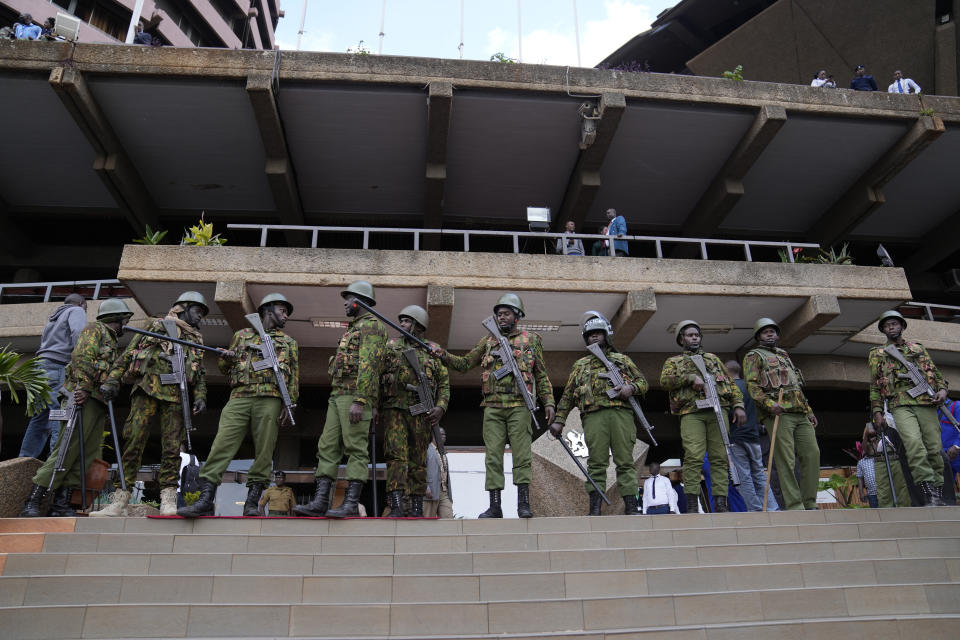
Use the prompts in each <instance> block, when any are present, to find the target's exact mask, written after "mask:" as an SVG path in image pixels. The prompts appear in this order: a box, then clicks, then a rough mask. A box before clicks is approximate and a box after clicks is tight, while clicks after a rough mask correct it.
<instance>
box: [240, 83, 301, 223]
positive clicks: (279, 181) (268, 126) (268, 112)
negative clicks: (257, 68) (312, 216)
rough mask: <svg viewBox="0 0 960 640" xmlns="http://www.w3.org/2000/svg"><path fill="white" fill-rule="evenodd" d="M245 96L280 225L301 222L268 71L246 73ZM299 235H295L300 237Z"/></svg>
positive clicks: (293, 180)
mask: <svg viewBox="0 0 960 640" xmlns="http://www.w3.org/2000/svg"><path fill="white" fill-rule="evenodd" d="M247 95H248V96H249V97H250V104H251V105H252V106H253V117H254V119H256V121H257V128H258V129H259V130H260V138H261V140H263V151H264V153H265V154H266V156H267V162H266V166H265V168H264V170H265V171H266V173H267V182H269V184H270V191H271V192H272V193H273V201H274V204H276V205H277V215H278V216H279V218H280V222H281V224H303V206H302V205H301V203H300V190H299V188H298V187H297V177H296V172H295V171H294V169H293V161H292V160H291V159H290V152H289V150H288V148H287V139H286V136H285V135H284V131H283V124H282V123H281V122H280V111H279V110H278V109H277V100H276V96H275V95H274V93H273V76H272V74H270V73H264V72H256V73H251V74H250V75H248V76H247ZM302 236H303V234H299V236H298V237H299V238H300V239H301V240H302Z"/></svg>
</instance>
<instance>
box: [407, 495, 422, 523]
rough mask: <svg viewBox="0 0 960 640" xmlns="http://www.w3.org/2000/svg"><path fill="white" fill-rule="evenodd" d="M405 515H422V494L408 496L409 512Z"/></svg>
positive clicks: (414, 516) (418, 516) (412, 516)
mask: <svg viewBox="0 0 960 640" xmlns="http://www.w3.org/2000/svg"><path fill="white" fill-rule="evenodd" d="M407 515H408V516H410V517H411V518H422V517H423V496H410V513H408V514H407Z"/></svg>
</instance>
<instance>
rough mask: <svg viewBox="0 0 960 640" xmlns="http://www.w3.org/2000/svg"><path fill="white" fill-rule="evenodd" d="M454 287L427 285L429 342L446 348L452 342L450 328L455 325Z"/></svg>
mask: <svg viewBox="0 0 960 640" xmlns="http://www.w3.org/2000/svg"><path fill="white" fill-rule="evenodd" d="M453 291H454V289H453V287H442V286H438V285H434V284H428V285H427V319H428V320H429V321H430V326H429V327H427V333H426V336H427V338H428V339H429V340H433V341H434V342H436V343H438V344H440V345H443V346H446V344H447V342H448V341H449V340H450V326H451V325H452V324H453Z"/></svg>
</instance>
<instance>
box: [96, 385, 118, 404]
mask: <svg viewBox="0 0 960 640" xmlns="http://www.w3.org/2000/svg"><path fill="white" fill-rule="evenodd" d="M119 393H120V387H119V386H117V385H115V384H102V385H100V395H102V396H103V399H104V400H106V401H107V402H110V401H111V400H113V399H114V398H116V397H117V395H118V394H119Z"/></svg>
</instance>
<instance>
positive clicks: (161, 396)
mask: <svg viewBox="0 0 960 640" xmlns="http://www.w3.org/2000/svg"><path fill="white" fill-rule="evenodd" d="M147 331H152V332H154V333H160V334H166V329H165V328H164V326H163V322H162V321H161V320H160V319H157V318H155V319H153V320H152V321H151V322H150V326H149V327H147ZM181 332H182V328H181ZM181 332H178V333H181ZM192 333H193V335H190V336H189V337H190V338H191V341H197V342H199V341H200V334H199V332H197V331H193V332H192ZM201 344H202V342H201ZM172 353H173V349H172V347H171V345H170V343H169V342H165V341H162V340H159V339H158V338H153V337H150V336H145V335H142V334H137V335H135V336H134V338H133V340H131V341H130V344H129V345H127V348H126V349H125V350H124V351H123V353H122V354H121V356H120V358H119V359H118V360H117V361H116V362H115V363H114V365H113V368H112V369H111V370H110V372H109V373H108V374H107V380H106V384H109V385H112V386H119V384H120V383H121V382H129V383H131V384H133V390H132V391H131V397H130V414H129V415H128V416H127V421H126V422H125V423H124V425H123V439H124V448H123V471H124V475H125V476H126V480H127V486H128V487H132V486H133V483H134V481H136V479H137V472H138V471H139V470H140V461H141V458H142V457H143V449H144V447H145V446H146V444H147V438H149V436H150V424H151V423H152V422H153V420H154V416H156V415H158V414H159V416H160V445H161V450H162V453H161V459H160V478H159V482H160V488H161V489H166V488H168V487H174V488H175V487H176V486H177V481H178V479H179V471H180V443H181V442H182V440H183V437H184V430H183V408H182V407H181V404H180V390H179V388H178V387H177V385H175V384H161V383H160V374H163V373H171V372H172V370H173V369H172V366H171V365H170V362H169V361H168V360H167V359H166V358H165V357H164V356H165V355H172ZM184 356H185V357H184V369H185V371H186V375H187V383H188V384H189V385H190V387H191V388H192V390H193V399H192V400H193V404H196V403H197V402H199V401H200V400H203V401H204V402H206V399H207V383H206V379H205V371H204V368H203V355H202V353H201V352H200V350H199V349H191V348H189V347H184Z"/></svg>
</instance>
